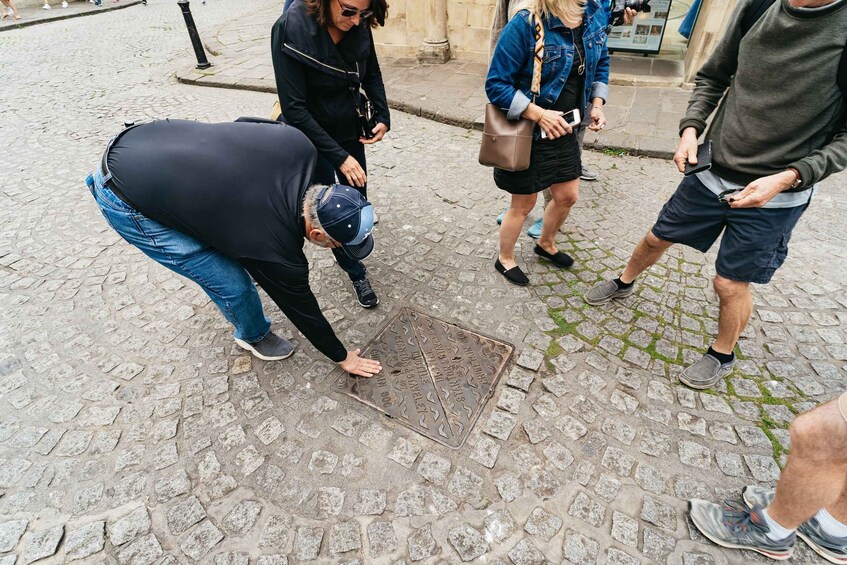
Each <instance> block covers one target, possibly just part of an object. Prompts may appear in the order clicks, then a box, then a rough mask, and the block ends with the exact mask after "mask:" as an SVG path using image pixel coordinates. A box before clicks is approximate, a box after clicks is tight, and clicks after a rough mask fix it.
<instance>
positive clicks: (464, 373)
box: [333, 308, 514, 448]
mask: <svg viewBox="0 0 847 565" xmlns="http://www.w3.org/2000/svg"><path fill="white" fill-rule="evenodd" d="M513 350H514V348H513V347H512V346H511V345H509V344H507V343H503V342H502V341H497V340H495V339H492V338H490V337H486V336H484V335H480V334H478V333H475V332H472V331H469V330H466V329H463V328H460V327H459V326H456V325H454V324H450V323H448V322H444V321H442V320H439V319H436V318H433V317H432V316H427V315H426V314H422V313H420V312H417V311H415V310H412V309H410V308H403V309H402V310H401V311H400V313H399V314H397V315H396V316H394V317H393V318H392V319H391V320H390V321H389V322H388V324H387V325H386V326H385V328H383V330H382V331H381V332H380V333H379V334H378V335H377V336H376V338H374V340H373V341H372V342H371V343H370V344H369V345H368V346H367V348H365V350H364V351H363V352H362V356H363V357H369V358H371V359H377V360H378V361H379V362H380V363H382V372H381V373H380V374H378V375H376V376H374V377H372V378H369V379H366V378H361V377H352V376H350V375H348V374H347V373H342V374H341V375H340V376H339V377H338V378H336V379H335V380H334V381H333V387H334V388H335V390H337V391H339V392H342V393H344V394H347V395H349V396H352V397H354V398H356V399H358V400H360V401H361V402H364V403H365V404H367V405H369V406H372V407H373V408H376V409H377V410H379V411H380V412H382V413H383V414H385V415H387V416H390V417H391V418H394V419H395V420H397V421H399V422H400V423H402V424H404V425H405V426H408V427H410V428H412V429H413V430H415V431H416V432H418V433H420V434H422V435H424V436H426V437H428V438H430V439H433V440H435V441H437V442H439V443H442V444H444V445H447V446H449V447H453V448H458V447H461V445H462V444H463V443H464V441H465V439H466V438H467V437H468V434H469V433H470V431H471V428H472V427H473V425H474V423H475V422H476V420H477V418H479V415H480V413H481V412H482V409H483V408H484V407H485V403H486V401H487V400H488V399H489V398H490V397H491V395H492V394H493V393H494V388H495V387H496V386H497V381H498V380H499V379H500V375H501V374H502V373H503V369H505V367H506V363H508V361H509V358H510V357H511V356H512V351H513Z"/></svg>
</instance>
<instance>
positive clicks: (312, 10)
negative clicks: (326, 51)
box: [304, 0, 388, 27]
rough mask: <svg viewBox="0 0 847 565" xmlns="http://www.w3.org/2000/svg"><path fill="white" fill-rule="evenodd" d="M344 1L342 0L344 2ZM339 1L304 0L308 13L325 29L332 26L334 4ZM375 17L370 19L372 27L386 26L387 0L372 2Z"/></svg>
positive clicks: (374, 0)
mask: <svg viewBox="0 0 847 565" xmlns="http://www.w3.org/2000/svg"><path fill="white" fill-rule="evenodd" d="M343 1H344V0H342V2H343ZM333 2H338V0H304V4H306V12H307V13H308V14H309V15H310V16H312V17H313V18H315V19H316V20H317V21H318V24H319V25H322V26H323V27H330V26H331V25H332V3H333ZM370 9H371V10H373V15H372V16H371V17H370V18H368V20H369V21H368V23H369V24H370V26H371V27H376V26H378V25H380V26H384V25H385V17H386V16H387V15H388V2H386V0H371V7H370Z"/></svg>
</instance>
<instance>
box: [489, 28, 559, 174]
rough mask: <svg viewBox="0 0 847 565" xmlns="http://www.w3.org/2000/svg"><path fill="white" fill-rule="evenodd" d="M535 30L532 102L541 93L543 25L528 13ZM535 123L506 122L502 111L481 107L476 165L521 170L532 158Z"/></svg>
mask: <svg viewBox="0 0 847 565" xmlns="http://www.w3.org/2000/svg"><path fill="white" fill-rule="evenodd" d="M529 23H530V25H531V26H532V27H533V29H534V30H535V55H534V59H533V67H532V85H531V89H530V91H531V92H532V101H533V102H535V99H536V98H537V97H538V96H539V95H540V94H541V64H542V61H543V60H544V24H543V22H542V21H541V19H540V18H538V17H536V16H535V15H534V14H530V19H529ZM534 131H535V122H534V121H532V120H528V119H526V118H520V119H519V120H509V119H507V117H506V112H505V111H504V110H502V109H500V108H498V107H497V106H495V105H494V104H486V106H485V125H484V126H483V129H482V144H481V145H480V147H479V164H480V165H485V166H486V167H497V168H498V169H503V170H504V171H525V170H526V169H528V168H529V162H530V156H531V155H532V134H533V132H534Z"/></svg>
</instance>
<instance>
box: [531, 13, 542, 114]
mask: <svg viewBox="0 0 847 565" xmlns="http://www.w3.org/2000/svg"><path fill="white" fill-rule="evenodd" d="M529 24H530V26H532V29H533V30H534V32H535V49H533V60H532V84H531V85H530V88H529V90H530V92H532V101H533V102H535V99H536V98H537V97H538V96H541V65H542V64H543V62H544V21H543V20H542V19H541V18H539V17H538V16H536V15H535V14H533V13H532V12H530V13H529Z"/></svg>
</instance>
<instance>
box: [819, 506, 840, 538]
mask: <svg viewBox="0 0 847 565" xmlns="http://www.w3.org/2000/svg"><path fill="white" fill-rule="evenodd" d="M815 518H817V519H818V524H820V525H821V529H822V530H823V531H825V532H826V533H828V534H829V535H831V536H832V537H836V538H847V524H845V523H843V522H839V521H838V520H836V519H835V518H833V517H832V514H830V513H829V512H827V510H826V508H822V509H821V510H819V511H818V513H817V514H815Z"/></svg>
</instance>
